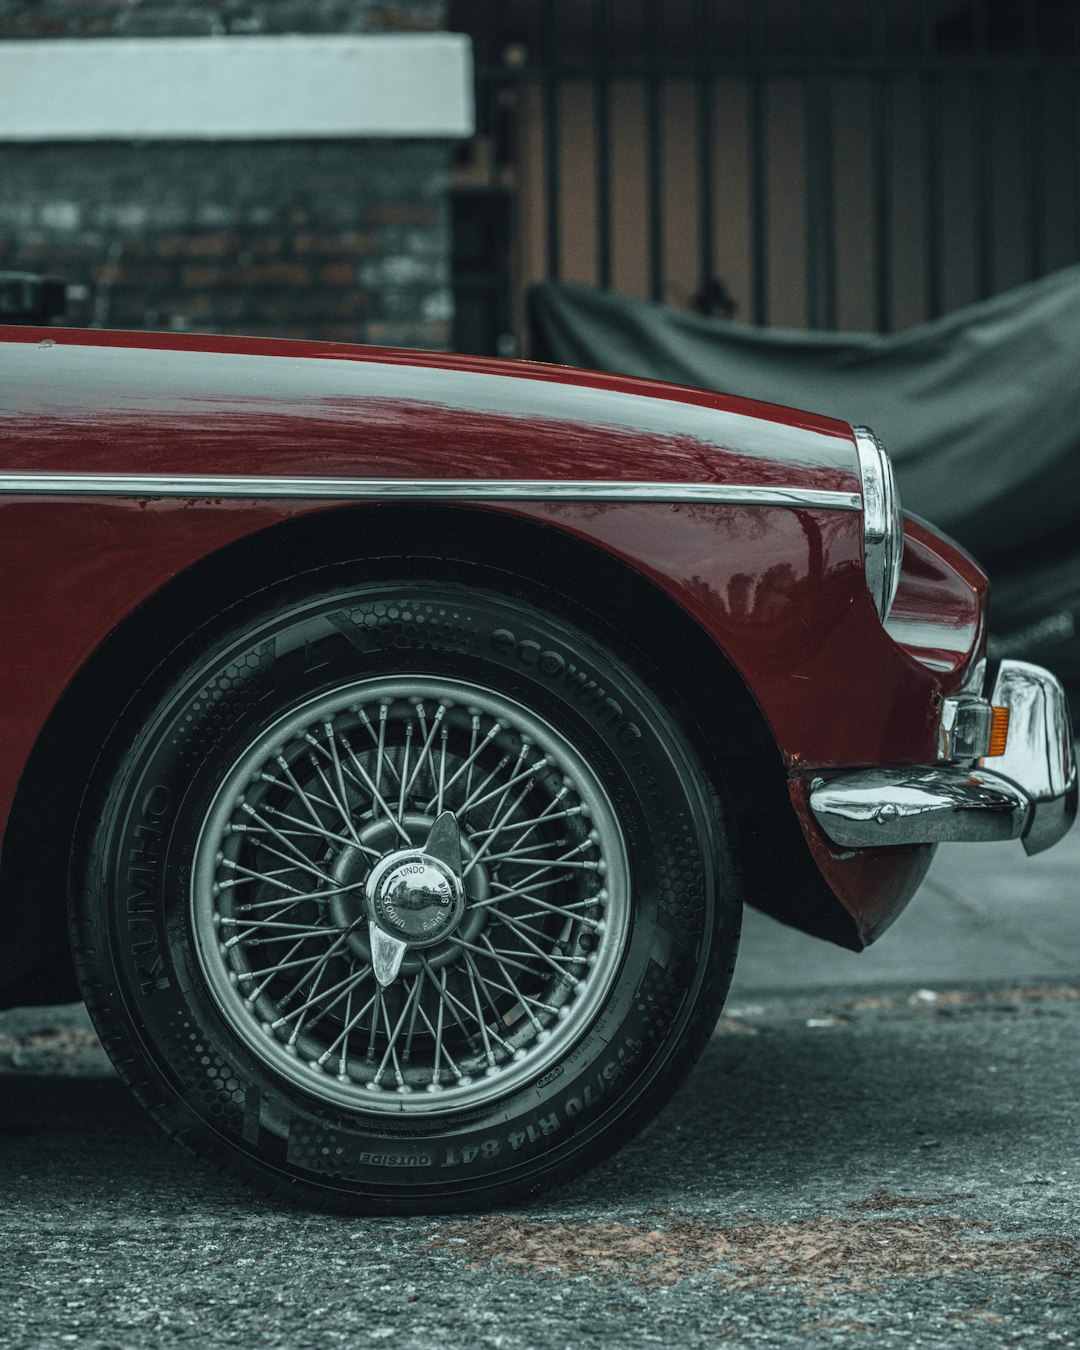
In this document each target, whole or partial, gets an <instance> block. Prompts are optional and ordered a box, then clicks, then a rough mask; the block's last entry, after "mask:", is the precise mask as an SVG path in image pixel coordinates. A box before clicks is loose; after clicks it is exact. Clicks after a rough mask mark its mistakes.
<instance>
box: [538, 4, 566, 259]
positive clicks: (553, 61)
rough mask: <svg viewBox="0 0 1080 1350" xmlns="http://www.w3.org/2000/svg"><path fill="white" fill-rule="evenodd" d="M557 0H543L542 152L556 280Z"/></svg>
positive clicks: (550, 255) (550, 252) (549, 245)
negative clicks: (543, 155)
mask: <svg viewBox="0 0 1080 1350" xmlns="http://www.w3.org/2000/svg"><path fill="white" fill-rule="evenodd" d="M558 3H559V0H544V37H543V42H544V152H545V156H546V159H545V188H546V215H547V274H548V279H549V280H552V281H557V280H558V277H559V272H560V269H561V265H562V250H561V248H560V242H561V241H560V238H559V215H560V209H559V208H560V205H561V203H560V199H559V188H560V184H559V84H558V64H559V15H558Z"/></svg>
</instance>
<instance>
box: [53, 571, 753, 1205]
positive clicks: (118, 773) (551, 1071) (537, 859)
mask: <svg viewBox="0 0 1080 1350" xmlns="http://www.w3.org/2000/svg"><path fill="white" fill-rule="evenodd" d="M437 565H438V566H439V567H444V568H446V569H447V570H448V571H455V572H456V571H458V570H460V572H461V577H455V578H452V579H451V578H442V579H439V578H435V577H431V576H428V575H425V576H423V577H421V578H418V579H417V578H410V577H405V579H403V577H402V575H401V573H400V572H399V568H400V569H403V570H405V571H408V570H409V569H413V570H415V569H416V568H418V567H423V568H424V569H427V568H428V567H429V566H430V567H435V566H436V564H435V563H433V562H430V561H426V562H420V563H418V562H416V561H415V560H412V559H399V558H396V557H387V558H384V559H380V560H378V561H373V562H370V563H369V562H364V563H363V564H360V563H356V562H353V563H349V564H348V565H345V564H342V566H341V568H339V567H337V566H334V567H328V568H326V569H325V570H324V571H318V570H316V571H308V572H304V573H302V574H299V575H297V576H295V577H292V578H289V579H288V580H285V581H282V582H280V583H278V584H276V585H274V586H271V587H268V588H266V589H259V590H258V591H256V592H254V593H252V595H251V596H250V597H249V598H248V599H246V600H244V601H243V602H242V603H239V604H238V605H237V606H235V607H233V608H232V609H230V611H229V612H227V613H223V614H222V615H220V616H219V617H218V618H217V619H216V620H215V621H214V622H213V624H212V625H209V626H208V627H207V629H206V630H205V631H200V632H198V633H195V634H193V635H192V637H191V638H190V640H189V641H188V643H187V644H186V646H185V647H184V648H183V649H182V650H180V651H179V653H178V654H177V655H175V656H174V657H173V658H172V659H171V661H170V663H169V665H168V666H163V667H162V669H161V671H160V673H158V674H156V675H155V676H154V677H153V679H152V680H150V681H149V682H148V684H147V686H146V688H145V690H143V691H142V692H141V693H140V695H139V697H138V699H137V701H136V702H135V703H133V704H132V707H131V709H130V710H129V712H128V713H126V714H125V716H124V719H122V721H121V722H119V723H118V724H117V726H116V728H115V729H114V733H113V734H112V736H111V737H110V741H109V744H108V746H107V747H106V751H105V752H104V755H103V760H102V768H101V769H100V771H99V773H98V775H97V777H96V779H95V781H94V782H92V783H91V785H90V787H89V789H88V799H87V800H88V805H87V809H86V812H85V823H84V825H83V827H82V829H81V831H80V835H79V839H78V840H77V851H78V857H79V869H80V870H79V876H78V878H77V879H76V881H75V883H74V892H75V898H74V901H73V904H74V910H73V923H74V925H75V930H76V935H77V936H76V941H75V944H74V951H75V955H76V959H77V962H78V969H79V976H80V980H81V982H82V988H83V991H84V994H85V996H86V1000H87V1006H88V1007H89V1009H90V1011H91V1015H92V1016H93V1018H94V1021H95V1024H96V1025H97V1026H98V1029H99V1031H100V1033H101V1036H102V1041H103V1043H104V1044H106V1045H107V1046H108V1047H109V1050H110V1053H111V1054H112V1055H113V1056H114V1062H115V1063H116V1065H117V1068H118V1070H119V1072H120V1073H121V1074H122V1075H124V1076H125V1077H126V1078H127V1079H128V1081H129V1082H130V1083H131V1084H132V1087H133V1089H134V1090H135V1091H136V1093H138V1094H139V1095H140V1096H141V1097H142V1099H143V1100H144V1101H145V1102H146V1104H147V1106H148V1108H149V1109H150V1110H151V1112H152V1113H153V1114H154V1115H155V1117H156V1118H157V1119H159V1120H160V1121H161V1123H162V1125H163V1126H164V1127H165V1128H166V1129H167V1130H168V1131H169V1132H170V1133H171V1134H172V1135H173V1136H174V1137H176V1138H178V1139H179V1140H180V1142H182V1143H184V1144H186V1145H187V1146H189V1147H190V1148H192V1149H193V1150H194V1151H195V1152H196V1153H198V1154H199V1155H200V1156H209V1157H212V1158H216V1159H218V1160H219V1161H223V1162H227V1163H228V1164H229V1165H231V1166H232V1167H233V1168H234V1169H235V1170H236V1171H237V1172H238V1173H239V1174H240V1175H242V1176H243V1177H245V1178H247V1179H248V1180H250V1181H252V1182H254V1183H256V1184H258V1185H261V1186H264V1187H266V1188H268V1189H269V1190H270V1191H272V1192H273V1193H274V1194H277V1195H282V1196H286V1197H289V1198H292V1199H297V1198H303V1199H306V1200H307V1201H309V1202H310V1203H313V1204H317V1205H320V1206H325V1207H327V1208H331V1209H338V1210H342V1211H346V1212H350V1213H367V1214H374V1213H385V1214H402V1213H418V1212H427V1213H431V1212H437V1211H445V1210H451V1209H462V1208H474V1209H475V1208H478V1207H481V1206H486V1205H494V1204H500V1205H505V1204H507V1203H508V1202H510V1201H511V1200H526V1199H528V1197H530V1196H532V1195H535V1194H536V1192H537V1190H538V1189H540V1188H542V1187H544V1186H548V1185H551V1184H553V1183H554V1182H556V1181H565V1180H566V1179H567V1178H568V1177H569V1176H572V1175H574V1174H575V1173H576V1172H580V1171H581V1170H582V1169H583V1168H585V1167H587V1166H589V1165H591V1163H593V1162H595V1161H597V1160H598V1159H599V1158H601V1157H603V1156H604V1155H605V1154H607V1153H608V1152H610V1151H611V1150H612V1149H613V1148H615V1147H616V1146H618V1145H619V1144H621V1143H623V1142H625V1141H626V1140H627V1139H628V1138H630V1137H631V1136H632V1135H633V1134H634V1133H635V1131H637V1130H639V1129H640V1128H641V1127H642V1126H643V1125H644V1124H645V1123H646V1122H647V1121H648V1120H650V1119H651V1118H652V1117H653V1116H654V1115H655V1113H656V1111H657V1110H658V1109H659V1108H660V1106H661V1105H662V1104H663V1102H665V1101H666V1100H667V1099H668V1098H669V1097H670V1095H671V1093H672V1092H673V1091H674V1090H675V1089H676V1088H677V1087H678V1085H679V1083H680V1082H682V1080H683V1078H684V1077H685V1074H686V1072H687V1071H688V1069H689V1066H690V1065H691V1064H692V1063H693V1061H694V1059H695V1057H696V1056H697V1055H698V1054H699V1053H700V1051H701V1049H702V1047H703V1046H704V1045H705V1044H706V1043H707V1041H708V1038H709V1035H710V1034H711V1031H712V1027H713V1026H714V1025H715V1019H716V1015H717V1013H718V1011H719V1008H720V1006H721V1004H722V1001H723V996H724V993H725V991H726V989H727V985H728V981H729V980H730V976H731V968H732V962H733V960H734V955H735V950H736V947H737V943H738V934H739V913H740V904H741V902H740V897H739V891H738V885H737V878H736V876H735V870H734V863H733V859H732V858H731V856H730V846H729V844H728V842H727V841H728V835H727V832H726V818H725V814H724V808H723V804H722V802H721V800H720V798H719V796H718V794H717V793H716V792H715V791H714V788H713V784H712V781H711V779H710V777H709V774H708V772H707V771H706V767H705V765H704V762H703V761H702V759H701V758H700V756H699V754H698V752H697V750H696V748H695V742H694V739H693V737H694V735H695V734H696V733H695V732H694V730H693V727H692V724H691V723H690V721H688V720H685V719H684V716H683V711H682V710H681V709H680V707H679V705H678V703H677V700H676V699H675V698H673V697H671V696H670V691H665V686H664V685H663V682H662V679H661V677H659V676H657V677H656V678H657V686H656V687H654V686H653V685H652V684H651V683H650V682H649V679H648V678H646V675H647V674H648V673H650V672H649V671H647V670H646V668H645V667H644V666H643V668H642V670H638V669H637V667H636V666H635V664H634V662H633V661H632V660H631V659H629V649H628V652H620V650H619V639H618V636H617V635H615V634H612V633H611V632H610V631H609V630H608V629H606V627H605V625H604V621H603V618H602V617H601V616H597V615H594V614H591V613H586V612H584V611H581V610H579V609H578V608H576V607H575V605H574V603H573V602H572V601H571V600H570V599H568V598H566V597H562V596H558V595H555V594H549V593H548V592H541V591H539V590H538V588H535V587H532V589H531V591H530V586H528V585H526V583H525V582H524V581H522V582H521V583H520V584H519V585H516V586H515V589H516V590H517V591H518V592H520V593H516V594H509V593H508V589H509V587H510V584H511V583H510V581H509V580H508V577H507V574H506V573H504V572H503V571H501V570H499V569H491V568H486V567H480V566H473V565H471V564H469V565H465V564H460V565H459V564H457V563H454V562H453V561H452V560H448V559H446V558H443V559H440V560H438V564H437ZM532 592H535V593H532ZM651 673H652V674H653V675H656V672H651Z"/></svg>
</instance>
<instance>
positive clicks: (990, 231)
mask: <svg viewBox="0 0 1080 1350" xmlns="http://www.w3.org/2000/svg"><path fill="white" fill-rule="evenodd" d="M972 17H973V22H974V28H975V55H976V57H977V58H978V60H979V65H980V67H981V68H980V69H977V70H976V71H975V72H974V74H973V75H972V82H971V102H972V121H973V126H972V142H973V146H974V162H973V171H974V179H975V192H974V197H975V215H976V219H975V284H976V287H977V290H978V294H979V296H980V297H981V298H982V299H985V298H986V297H987V296H988V295H991V294H992V293H993V290H994V177H993V175H994V118H993V106H992V101H991V93H992V87H991V76H990V52H989V43H988V38H987V20H986V0H974V8H973V10H972Z"/></svg>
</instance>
